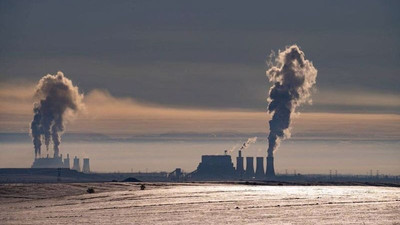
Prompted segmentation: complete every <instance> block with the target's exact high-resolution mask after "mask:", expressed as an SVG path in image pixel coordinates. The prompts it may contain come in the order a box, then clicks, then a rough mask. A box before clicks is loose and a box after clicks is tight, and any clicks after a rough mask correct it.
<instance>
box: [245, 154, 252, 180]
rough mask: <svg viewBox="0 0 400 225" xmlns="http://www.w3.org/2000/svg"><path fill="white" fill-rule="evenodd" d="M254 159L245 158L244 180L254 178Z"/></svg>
mask: <svg viewBox="0 0 400 225" xmlns="http://www.w3.org/2000/svg"><path fill="white" fill-rule="evenodd" d="M253 161H254V158H253V157H246V172H245V176H246V178H253V177H254V164H253Z"/></svg>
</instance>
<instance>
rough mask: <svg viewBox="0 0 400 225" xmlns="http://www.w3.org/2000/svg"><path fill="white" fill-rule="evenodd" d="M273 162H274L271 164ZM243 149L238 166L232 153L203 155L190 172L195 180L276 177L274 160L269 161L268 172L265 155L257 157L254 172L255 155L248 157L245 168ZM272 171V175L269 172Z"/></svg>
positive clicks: (239, 153) (237, 161)
mask: <svg viewBox="0 0 400 225" xmlns="http://www.w3.org/2000/svg"><path fill="white" fill-rule="evenodd" d="M271 162H272V164H271ZM243 168H244V165H243V156H242V151H241V150H239V152H238V156H237V157H236V168H235V167H234V166H233V163H232V159H231V156H230V155H227V154H226V151H225V154H224V155H203V156H202V157H201V162H200V163H199V165H198V167H197V169H196V170H195V171H193V172H192V173H190V174H188V177H189V178H190V179H194V180H254V179H255V180H267V179H271V178H274V176H275V172H274V165H273V160H272V161H271V160H270V161H268V158H267V173H266V172H265V169H264V157H256V171H255V172H254V157H251V156H248V157H246V170H244V169H243ZM268 169H269V171H272V175H271V174H268Z"/></svg>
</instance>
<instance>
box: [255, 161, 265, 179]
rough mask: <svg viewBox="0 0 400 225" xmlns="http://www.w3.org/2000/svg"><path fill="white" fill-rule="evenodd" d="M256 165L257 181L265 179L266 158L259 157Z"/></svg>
mask: <svg viewBox="0 0 400 225" xmlns="http://www.w3.org/2000/svg"><path fill="white" fill-rule="evenodd" d="M256 163H257V165H256V179H264V178H265V173H264V157H257V158H256Z"/></svg>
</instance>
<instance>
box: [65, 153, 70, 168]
mask: <svg viewBox="0 0 400 225" xmlns="http://www.w3.org/2000/svg"><path fill="white" fill-rule="evenodd" d="M64 168H68V169H69V168H70V163H69V154H67V158H65V159H64Z"/></svg>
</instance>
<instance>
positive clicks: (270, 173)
mask: <svg viewBox="0 0 400 225" xmlns="http://www.w3.org/2000/svg"><path fill="white" fill-rule="evenodd" d="M266 174H267V177H274V176H275V168H274V157H272V156H268V157H267V173H266Z"/></svg>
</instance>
